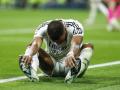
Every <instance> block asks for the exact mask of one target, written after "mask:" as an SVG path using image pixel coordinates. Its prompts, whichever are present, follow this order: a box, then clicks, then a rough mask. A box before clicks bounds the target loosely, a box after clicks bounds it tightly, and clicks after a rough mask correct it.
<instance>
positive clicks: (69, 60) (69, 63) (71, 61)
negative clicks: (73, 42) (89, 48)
mask: <svg viewBox="0 0 120 90" xmlns="http://www.w3.org/2000/svg"><path fill="white" fill-rule="evenodd" d="M75 62H76V59H75V57H74V53H73V52H69V53H68V54H67V56H66V58H65V66H66V67H70V68H72V67H75V66H76V64H75Z"/></svg>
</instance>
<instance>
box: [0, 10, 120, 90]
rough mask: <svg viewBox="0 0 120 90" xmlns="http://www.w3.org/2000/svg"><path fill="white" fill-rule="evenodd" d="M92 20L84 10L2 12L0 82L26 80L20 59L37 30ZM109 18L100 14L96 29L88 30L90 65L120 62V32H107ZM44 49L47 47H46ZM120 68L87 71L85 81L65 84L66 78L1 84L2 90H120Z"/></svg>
mask: <svg viewBox="0 0 120 90" xmlns="http://www.w3.org/2000/svg"><path fill="white" fill-rule="evenodd" d="M87 16H88V11H81V10H0V79H6V78H11V77H17V76H23V73H22V72H21V71H20V69H19V67H18V56H19V54H23V53H24V50H25V48H26V46H27V44H28V43H29V42H30V41H31V40H32V38H33V35H34V31H35V29H36V27H37V26H38V25H39V24H40V23H42V22H43V21H46V20H52V19H56V18H65V19H69V18H73V19H77V20H79V21H80V22H82V23H83V22H84V20H85V19H86V18H87ZM106 23H107V21H106V20H105V17H104V16H103V15H102V14H101V13H98V16H97V19H96V22H95V24H94V25H92V26H84V28H85V36H84V43H86V42H91V43H93V44H94V47H95V50H94V55H93V57H92V59H91V63H90V64H99V63H105V62H111V61H116V60H120V55H119V53H120V32H107V30H106ZM43 47H44V45H43ZM119 68H120V65H114V66H109V67H103V68H94V69H89V70H87V72H86V74H85V75H84V77H83V78H78V79H76V80H75V81H74V82H73V83H72V84H70V85H69V84H65V83H64V78H61V77H59V78H41V80H40V82H36V83H33V82H29V80H28V79H26V80H21V81H14V82H8V83H3V84H0V90H25V89H28V90H61V89H63V90H120V72H119Z"/></svg>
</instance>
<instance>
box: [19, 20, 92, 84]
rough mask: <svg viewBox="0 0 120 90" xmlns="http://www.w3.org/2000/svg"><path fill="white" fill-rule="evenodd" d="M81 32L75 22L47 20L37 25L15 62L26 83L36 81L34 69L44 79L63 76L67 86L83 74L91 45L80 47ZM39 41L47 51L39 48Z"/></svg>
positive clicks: (37, 78) (82, 33) (81, 45)
mask: <svg viewBox="0 0 120 90" xmlns="http://www.w3.org/2000/svg"><path fill="white" fill-rule="evenodd" d="M83 35H84V30H83V27H82V25H81V24H80V23H79V22H78V21H77V20H72V19H67V20H65V19H61V20H51V21H47V22H45V23H43V24H42V25H40V26H39V27H38V28H37V30H36V32H35V35H34V39H33V42H32V43H31V45H29V46H28V47H27V49H26V52H25V54H24V56H22V57H21V58H20V59H19V64H20V68H21V70H22V71H23V72H24V74H25V75H26V76H27V77H29V78H30V80H32V81H35V80H39V77H38V75H37V69H38V68H40V69H41V70H42V71H43V72H44V73H45V74H47V75H48V76H64V77H65V82H67V83H71V82H72V81H73V79H74V78H76V77H81V76H82V75H83V74H84V72H85V71H86V69H87V67H88V65H89V62H90V58H91V56H92V53H93V45H92V44H90V43H88V44H83V43H82V42H83ZM43 39H45V40H46V42H47V48H48V50H47V52H46V51H44V50H43V49H41V48H40V47H41V44H42V42H43Z"/></svg>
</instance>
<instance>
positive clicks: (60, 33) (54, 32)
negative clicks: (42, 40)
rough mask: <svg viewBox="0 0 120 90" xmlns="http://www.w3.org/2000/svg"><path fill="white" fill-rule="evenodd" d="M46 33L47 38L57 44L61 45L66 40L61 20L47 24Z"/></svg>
mask: <svg viewBox="0 0 120 90" xmlns="http://www.w3.org/2000/svg"><path fill="white" fill-rule="evenodd" d="M47 32H48V35H49V38H50V39H51V40H52V41H54V42H56V43H58V44H61V43H62V42H64V40H65V39H66V30H65V27H64V25H63V23H62V21H61V20H54V21H51V22H50V23H49V24H48V29H47Z"/></svg>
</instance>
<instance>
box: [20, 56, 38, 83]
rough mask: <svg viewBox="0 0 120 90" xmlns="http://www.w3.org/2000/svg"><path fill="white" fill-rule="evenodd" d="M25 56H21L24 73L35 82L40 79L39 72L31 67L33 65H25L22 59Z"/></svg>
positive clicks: (21, 66)
mask: <svg viewBox="0 0 120 90" xmlns="http://www.w3.org/2000/svg"><path fill="white" fill-rule="evenodd" d="M22 58H23V56H20V57H19V66H20V69H21V70H22V71H23V73H24V74H25V75H26V76H27V77H28V78H29V79H30V81H32V82H35V81H39V77H38V75H37V72H36V71H35V70H34V69H33V68H32V67H31V65H25V63H24V62H23V60H22Z"/></svg>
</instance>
